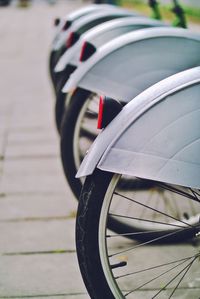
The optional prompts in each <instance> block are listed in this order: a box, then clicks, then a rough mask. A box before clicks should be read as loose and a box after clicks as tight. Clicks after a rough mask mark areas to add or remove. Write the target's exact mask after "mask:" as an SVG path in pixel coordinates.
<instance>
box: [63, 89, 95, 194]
mask: <svg viewBox="0 0 200 299" xmlns="http://www.w3.org/2000/svg"><path fill="white" fill-rule="evenodd" d="M98 102H99V97H98V96H97V95H96V94H94V93H91V92H90V91H88V90H84V89H81V88H79V89H77V90H76V91H75V92H74V94H73V95H72V99H71V102H70V104H69V106H68V107H67V109H66V110H65V112H64V115H63V120H62V124H61V147H60V148H61V159H62V165H63V169H64V173H65V176H66V179H67V181H68V183H69V185H70V187H71V189H72V191H73V193H74V195H75V196H76V198H78V197H79V195H80V191H81V188H82V182H81V180H79V179H76V178H75V175H76V172H77V170H78V168H79V166H80V163H81V161H82V159H83V158H84V156H85V154H86V152H87V150H88V149H89V147H90V145H91V144H92V142H93V141H94V139H95V137H96V136H97V134H98V130H97V129H96V124H97V121H96V120H97V115H98V105H99V104H98Z"/></svg>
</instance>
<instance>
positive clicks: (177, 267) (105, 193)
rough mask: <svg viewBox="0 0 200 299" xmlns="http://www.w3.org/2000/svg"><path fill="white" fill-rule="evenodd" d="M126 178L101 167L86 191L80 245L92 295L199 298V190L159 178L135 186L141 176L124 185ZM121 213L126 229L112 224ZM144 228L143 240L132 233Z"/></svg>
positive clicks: (136, 298) (81, 263)
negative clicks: (121, 230)
mask: <svg viewBox="0 0 200 299" xmlns="http://www.w3.org/2000/svg"><path fill="white" fill-rule="evenodd" d="M121 179H123V177H122V176H121V175H118V174H115V175H114V174H112V173H107V172H103V171H100V170H96V171H95V172H94V173H93V175H92V176H89V177H88V178H87V179H86V182H85V184H84V187H83V190H82V192H81V196H80V201H79V207H78V213H77V222H76V246H77V255H78V260H79V266H80V270H81V273H82V276H83V280H84V282H85V285H86V287H87V289H88V292H89V294H90V296H91V298H95V299H102V298H106V299H116V298H117V299H118V298H119V299H122V298H128V299H129V298H131V299H140V298H141V299H150V298H162V299H165V298H181V299H186V298H193V299H198V298H199V293H200V270H199V257H200V252H199V245H200V242H199V241H200V240H199V231H200V224H199V214H198V211H199V208H200V207H199V205H200V202H199V199H200V192H199V190H193V189H191V188H183V187H178V186H175V185H168V184H165V183H161V182H153V185H152V188H153V189H152V190H150V189H149V190H148V192H147V190H146V191H145V192H144V191H143V190H141V191H140V192H135V178H133V188H132V190H133V191H132V190H131V188H129V190H127V189H124V190H122V188H121V186H120V181H121ZM137 180H139V181H141V182H142V181H143V180H142V179H141V180H140V179H137ZM150 185H151V183H150ZM129 186H130V180H129ZM149 192H150V193H151V196H148V195H149ZM161 198H162V200H160V199H161ZM163 198H164V201H165V204H163ZM174 201H176V202H178V203H179V209H176V211H174V209H171V203H173V204H175V203H174ZM158 203H159V204H158ZM124 207H126V210H124ZM117 219H120V221H121V219H123V220H124V221H125V222H126V225H127V228H128V230H127V231H126V232H125V231H124V233H117V234H116V233H113V232H111V231H110V230H109V229H110V228H112V221H113V220H114V221H116V220H117ZM136 226H139V227H140V228H141V230H140V232H139V231H138V232H135V227H136ZM108 228H109V229H108ZM131 229H132V231H131ZM138 234H140V235H143V236H144V238H143V241H142V242H141V243H138V242H137V241H131V240H129V239H127V237H130V236H132V238H135V237H136V239H137V235H138ZM146 235H147V237H146ZM177 241H179V243H178V242H177ZM180 242H182V243H180ZM160 243H161V244H160Z"/></svg>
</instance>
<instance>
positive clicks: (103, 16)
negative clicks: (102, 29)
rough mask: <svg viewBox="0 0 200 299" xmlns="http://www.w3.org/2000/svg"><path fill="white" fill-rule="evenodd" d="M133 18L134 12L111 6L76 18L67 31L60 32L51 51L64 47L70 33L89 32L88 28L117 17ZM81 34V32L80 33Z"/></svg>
mask: <svg viewBox="0 0 200 299" xmlns="http://www.w3.org/2000/svg"><path fill="white" fill-rule="evenodd" d="M130 15H132V16H134V15H138V14H136V13H134V12H130V11H128V10H125V9H120V8H119V7H115V6H111V8H102V9H98V10H97V11H95V10H93V11H91V12H89V13H88V14H86V15H84V16H82V17H80V18H78V19H77V20H75V21H74V22H73V23H72V25H71V26H70V28H69V30H66V31H64V32H62V33H61V34H60V35H59V38H58V39H57V41H56V42H55V43H54V48H53V50H59V49H60V47H61V46H62V45H64V43H65V41H66V38H67V37H68V35H69V33H70V32H71V31H78V30H80V32H81V31H83V32H85V31H87V30H89V29H90V28H92V27H94V26H95V25H98V24H100V23H103V22H105V21H106V20H109V19H110V20H111V19H114V18H117V17H119V18H120V17H125V16H130ZM81 33H82V32H81Z"/></svg>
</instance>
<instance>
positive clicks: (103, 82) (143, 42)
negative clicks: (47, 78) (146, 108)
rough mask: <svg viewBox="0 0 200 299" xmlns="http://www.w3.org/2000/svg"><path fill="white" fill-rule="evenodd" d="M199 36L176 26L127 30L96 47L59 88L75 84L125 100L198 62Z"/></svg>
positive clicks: (70, 87)
mask: <svg viewBox="0 0 200 299" xmlns="http://www.w3.org/2000/svg"><path fill="white" fill-rule="evenodd" d="M199 53H200V35H197V34H194V33H192V32H191V31H189V30H185V29H178V28H163V27H159V28H148V29H141V30H137V31H134V32H130V33H127V34H124V35H122V36H120V37H119V38H115V39H114V40H112V41H110V42H109V43H106V44H105V45H103V46H102V47H100V48H99V49H98V50H97V52H96V53H95V54H94V55H93V56H92V57H91V58H90V59H89V60H88V61H86V62H84V63H82V64H81V65H80V66H79V67H78V69H77V70H76V71H75V72H74V73H73V74H72V75H71V77H70V79H69V80H68V81H67V83H66V84H65V86H64V88H63V92H69V91H70V90H72V89H74V88H76V87H77V86H79V87H81V88H84V89H86V90H90V91H92V92H96V93H98V94H99V93H100V94H105V95H107V96H110V97H113V98H117V99H119V100H126V101H127V102H128V101H129V100H131V99H132V98H133V97H135V96H136V95H138V94H139V93H140V92H142V91H143V90H144V89H146V88H148V87H149V86H151V85H152V84H154V83H156V82H158V81H159V80H162V79H164V78H166V77H168V76H170V75H173V74H175V73H177V72H180V71H183V70H185V69H188V68H191V67H195V66H198V65H199V64H200V56H199Z"/></svg>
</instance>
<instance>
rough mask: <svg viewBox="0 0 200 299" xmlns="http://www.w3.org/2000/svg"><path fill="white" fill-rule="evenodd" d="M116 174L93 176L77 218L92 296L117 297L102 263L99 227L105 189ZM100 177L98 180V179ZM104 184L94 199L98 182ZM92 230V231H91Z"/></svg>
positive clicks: (82, 262) (81, 255)
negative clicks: (107, 279) (111, 288)
mask: <svg viewBox="0 0 200 299" xmlns="http://www.w3.org/2000/svg"><path fill="white" fill-rule="evenodd" d="M111 177H112V174H110V173H107V174H105V177H102V176H100V178H99V176H98V171H97V176H96V175H95V174H94V175H93V176H89V177H87V179H86V182H85V184H84V189H83V191H82V193H81V196H80V200H79V205H78V211H77V218H76V249H77V256H78V262H79V267H80V271H81V274H82V277H83V281H84V283H85V286H86V288H87V291H88V293H89V295H90V297H91V298H92V299H103V298H106V299H115V298H114V297H113V295H112V293H111V292H110V289H109V286H108V284H107V282H106V278H105V276H104V272H103V269H102V265H101V260H100V255H99V251H98V247H99V246H98V227H99V216H100V211H101V206H102V202H103V198H104V196H103V195H104V194H105V193H104V192H105V191H106V189H107V187H108V183H109V181H110V179H111ZM96 179H97V181H96ZM97 182H98V184H100V185H99V186H100V189H101V192H99V193H98V194H97V197H96V198H95V200H94V198H93V197H92V196H91V194H92V192H93V191H94V189H95V187H96V184H97ZM88 232H89V233H88Z"/></svg>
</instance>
